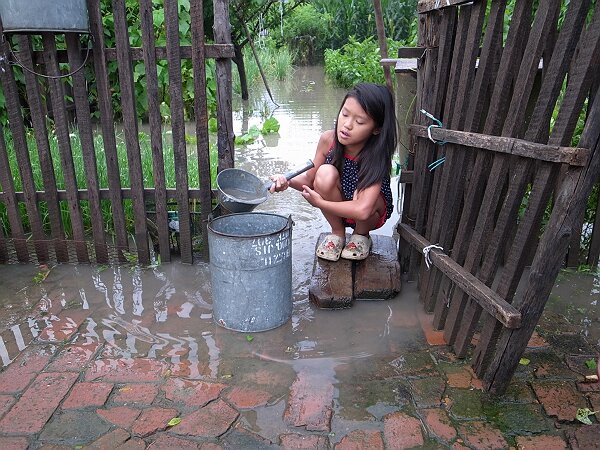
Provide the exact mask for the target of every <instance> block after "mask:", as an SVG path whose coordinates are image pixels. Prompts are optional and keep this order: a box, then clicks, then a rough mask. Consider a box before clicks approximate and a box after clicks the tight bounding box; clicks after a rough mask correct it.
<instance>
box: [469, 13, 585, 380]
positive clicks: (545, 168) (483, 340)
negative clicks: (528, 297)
mask: <svg viewBox="0 0 600 450" xmlns="http://www.w3.org/2000/svg"><path fill="white" fill-rule="evenodd" d="M579 6H580V5H579V4H578V3H573V4H571V5H570V7H569V10H568V12H567V17H566V20H565V24H564V26H563V28H562V30H561V33H560V36H559V38H558V40H557V43H556V47H555V53H554V54H553V55H552V58H551V61H550V64H549V65H548V69H547V71H546V74H545V77H544V80H543V82H542V87H541V90H540V96H539V97H538V100H537V103H536V106H535V109H534V116H535V117H536V120H535V121H533V120H532V121H531V122H530V124H529V128H528V130H527V132H526V138H528V139H537V140H544V139H546V132H545V131H544V128H545V126H544V125H542V124H545V123H547V124H549V123H550V115H551V114H552V112H553V109H554V108H553V105H554V104H555V102H556V100H557V98H558V95H559V92H560V89H559V88H560V86H561V85H562V80H563V79H564V76H565V73H566V71H567V68H568V66H569V63H570V61H571V58H572V54H573V49H574V48H575V46H576V40H577V39H578V38H579V37H580V36H581V29H582V27H583V24H584V20H585V17H586V15H587V11H588V8H585V9H583V10H581V9H578V7H579ZM588 6H589V4H588ZM557 86H558V88H557ZM577 96H578V95H576V97H577ZM582 106H583V102H582V103H581V104H580V105H578V109H581V107H582ZM540 129H541V131H540ZM564 131H565V128H559V132H564ZM552 140H553V141H554V142H564V136H558V135H556V134H555V133H554V132H553V135H552ZM532 167H533V163H532V162H531V161H528V162H527V163H526V164H525V165H522V166H521V167H519V168H518V169H520V170H517V171H516V173H515V174H514V175H513V180H514V181H513V182H514V183H520V184H522V185H524V184H525V183H527V182H528V173H529V170H530V168H532ZM558 167H559V166H558V165H556V164H538V165H537V171H536V175H535V181H534V183H533V185H532V189H531V193H530V195H529V201H528V206H527V209H526V211H525V214H524V217H523V218H522V220H521V221H520V223H519V227H518V230H517V233H516V236H515V239H514V242H513V243H512V245H511V249H510V253H509V256H508V259H507V262H506V263H505V267H504V270H503V272H502V277H501V280H500V284H499V293H501V295H503V297H504V298H506V299H507V300H509V301H511V299H512V297H513V295H514V293H515V291H516V289H517V285H518V283H519V281H520V279H521V274H522V273H523V269H524V267H525V264H526V261H527V258H528V257H529V255H530V254H531V249H530V245H531V243H532V242H535V236H536V234H537V232H538V231H539V228H540V223H541V219H542V216H543V214H544V210H545V208H546V206H547V204H548V200H549V197H550V194H551V191H552V188H553V185H554V184H555V181H556V177H557V174H558ZM521 201H522V195H519V194H517V195H515V196H512V198H511V196H510V195H508V196H507V200H506V205H511V204H512V210H513V211H512V213H511V216H512V217H514V216H515V215H516V211H517V210H518V208H519V207H520V205H521ZM507 209H508V207H506V206H505V208H504V209H503V211H502V212H501V213H500V216H501V217H500V219H499V220H498V223H499V224H500V223H503V222H507V219H504V220H503V218H502V215H503V213H504V210H507ZM508 220H510V219H508ZM495 239H503V236H498V237H495V238H494V239H492V241H494V240H495ZM484 270H486V269H485V264H484V268H482V271H484ZM494 270H495V267H489V268H487V270H486V271H487V273H488V274H493V271H494ZM489 276H491V275H489ZM484 324H485V326H484V327H483V331H482V333H481V335H480V339H479V342H478V344H477V346H476V349H475V353H474V357H473V367H474V369H475V371H476V373H478V374H479V375H482V374H483V373H484V371H485V369H486V367H487V365H488V364H489V361H490V359H491V358H492V356H493V352H494V345H495V342H496V340H497V338H498V336H499V334H500V332H501V328H500V327H499V326H498V325H497V324H496V323H495V321H493V319H492V318H490V317H486V318H484ZM463 345H464V343H463Z"/></svg>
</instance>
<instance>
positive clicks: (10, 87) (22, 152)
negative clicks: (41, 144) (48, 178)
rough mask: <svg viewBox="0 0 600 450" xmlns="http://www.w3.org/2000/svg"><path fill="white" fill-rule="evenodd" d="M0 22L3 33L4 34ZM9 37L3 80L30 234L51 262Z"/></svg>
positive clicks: (0, 67)
mask: <svg viewBox="0 0 600 450" xmlns="http://www.w3.org/2000/svg"><path fill="white" fill-rule="evenodd" d="M2 32H3V30H2V28H1V25H0V35H2ZM8 45H9V43H8V40H6V39H1V40H0V84H1V85H2V90H3V92H4V97H5V99H6V110H7V112H8V120H9V124H10V130H11V133H12V137H13V143H14V149H15V153H16V157H17V162H18V164H19V173H20V175H21V182H22V186H23V193H24V196H25V197H24V200H25V208H26V210H27V216H28V218H29V223H30V226H31V234H32V237H33V239H34V246H35V251H36V256H37V259H38V262H40V263H45V262H48V260H49V256H48V245H47V243H46V240H45V239H46V237H45V235H44V231H43V229H42V221H41V219H40V214H39V210H38V206H37V199H36V193H35V183H34V180H33V172H32V170H31V163H30V159H29V149H28V146H27V139H26V138H25V127H24V125H23V116H22V115H21V103H20V99H19V92H18V90H17V84H16V82H15V79H14V73H13V69H12V67H11V66H10V65H9V64H8V54H9V53H10V51H9V48H8Z"/></svg>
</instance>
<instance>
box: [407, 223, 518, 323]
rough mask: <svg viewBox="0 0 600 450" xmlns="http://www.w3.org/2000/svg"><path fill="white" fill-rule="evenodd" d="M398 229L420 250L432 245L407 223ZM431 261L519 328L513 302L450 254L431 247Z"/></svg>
mask: <svg viewBox="0 0 600 450" xmlns="http://www.w3.org/2000/svg"><path fill="white" fill-rule="evenodd" d="M398 230H399V232H400V235H401V236H402V238H403V239H405V240H406V241H408V242H409V243H410V244H411V245H413V246H414V247H415V248H417V249H418V250H419V251H420V252H422V251H423V249H424V248H425V247H428V246H430V245H431V243H430V242H429V241H427V240H426V239H425V238H423V237H422V236H421V235H420V234H419V233H417V232H416V231H415V230H414V229H412V228H411V227H410V226H408V225H406V224H400V225H398ZM429 257H430V259H431V262H432V263H433V264H434V265H435V266H436V267H437V268H438V269H440V270H441V271H442V272H443V273H444V274H445V275H446V276H447V277H449V278H450V279H451V280H452V281H453V282H454V283H455V284H456V285H457V286H458V287H460V288H461V289H462V290H464V291H465V292H467V293H468V295H469V296H471V297H472V298H474V299H475V300H476V301H477V302H478V303H479V304H480V306H481V307H483V308H485V310H486V311H488V312H489V313H490V314H492V315H494V317H496V319H498V320H499V321H500V322H502V323H503V324H504V325H505V326H506V327H507V328H518V327H519V326H520V323H521V314H520V313H519V311H517V310H516V309H515V308H514V307H513V306H512V305H511V304H509V303H507V302H506V301H505V300H504V299H503V298H501V297H500V296H499V295H498V294H496V293H495V292H494V291H493V290H491V289H490V288H489V287H488V286H486V285H485V284H483V283H482V282H481V281H479V280H478V279H477V278H476V277H475V276H474V275H473V274H471V273H470V272H468V271H466V270H465V269H464V268H463V267H462V266H460V265H459V264H457V263H456V261H454V260H453V259H452V258H450V257H449V256H448V255H446V254H444V253H443V252H441V251H440V250H437V249H431V251H430V252H429Z"/></svg>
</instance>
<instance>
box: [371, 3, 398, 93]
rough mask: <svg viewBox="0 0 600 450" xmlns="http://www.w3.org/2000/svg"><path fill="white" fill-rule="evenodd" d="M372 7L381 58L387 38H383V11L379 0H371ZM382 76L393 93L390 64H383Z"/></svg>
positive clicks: (386, 55) (383, 56)
mask: <svg viewBox="0 0 600 450" xmlns="http://www.w3.org/2000/svg"><path fill="white" fill-rule="evenodd" d="M373 9H375V25H376V26H377V39H378V40H379V54H380V55H381V59H387V57H388V50H387V40H386V38H385V26H384V24H383V13H382V11H381V0H373ZM383 76H384V77H385V84H386V85H387V87H388V89H389V90H390V92H391V93H394V85H393V83H392V74H391V71H390V66H388V65H384V66H383Z"/></svg>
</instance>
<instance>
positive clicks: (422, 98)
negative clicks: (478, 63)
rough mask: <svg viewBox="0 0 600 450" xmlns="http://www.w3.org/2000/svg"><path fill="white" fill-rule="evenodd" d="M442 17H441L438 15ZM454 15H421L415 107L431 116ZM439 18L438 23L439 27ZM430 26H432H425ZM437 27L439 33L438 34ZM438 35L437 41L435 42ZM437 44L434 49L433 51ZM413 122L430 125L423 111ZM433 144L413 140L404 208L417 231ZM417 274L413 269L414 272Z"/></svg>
mask: <svg viewBox="0 0 600 450" xmlns="http://www.w3.org/2000/svg"><path fill="white" fill-rule="evenodd" d="M440 16H441V17H440ZM456 18H457V10H456V8H449V9H446V10H444V11H443V12H442V13H441V14H440V13H433V14H428V15H426V16H425V17H423V18H421V19H420V20H421V22H422V25H423V26H420V27H419V34H420V36H419V45H420V46H422V47H426V48H427V49H428V50H427V52H426V53H425V56H424V58H421V59H420V60H419V70H418V71H417V106H416V110H417V111H419V110H421V109H424V110H426V111H428V112H430V113H431V114H433V115H434V116H436V117H437V116H439V115H440V113H441V110H442V104H443V103H442V102H443V95H444V93H445V90H446V80H447V74H448V71H449V70H450V62H451V61H452V48H453V42H454V40H453V39H452V36H453V34H454V27H455V23H456ZM438 21H439V26H438ZM426 27H429V28H431V29H427V28H426ZM438 30H439V33H438ZM438 37H439V38H440V40H439V41H438V40H437V39H438ZM436 47H438V50H437V52H436V51H435V50H434V49H435V48H436ZM438 74H439V78H436V80H438V81H439V82H440V84H438V83H437V82H436V84H435V86H431V85H426V84H425V82H426V81H427V80H431V79H432V78H434V77H438ZM416 122H417V123H420V124H423V125H425V124H427V125H428V124H429V119H428V118H427V117H425V116H424V115H422V114H417V115H416ZM435 147H436V146H435V145H434V144H432V143H431V142H424V141H420V142H417V143H416V152H415V157H414V172H415V173H416V174H418V176H417V177H416V178H415V183H414V188H413V189H412V190H411V196H410V203H409V205H408V208H405V210H407V211H408V212H409V213H408V214H406V216H407V217H406V219H407V220H409V221H411V222H412V223H413V224H414V228H415V229H416V230H417V232H419V233H423V234H424V232H425V223H426V213H427V204H428V201H429V195H430V192H431V186H432V182H433V175H432V174H431V172H429V171H428V170H427V165H428V164H429V163H430V162H431V161H433V160H434V158H435V156H434V155H435V152H436V148H435ZM417 257H418V256H417V253H416V252H415V251H414V250H413V249H411V251H410V256H409V258H410V265H409V267H410V270H411V273H410V274H409V277H412V276H413V275H412V273H413V271H415V270H416V269H417V266H418V264H417V263H418V260H417ZM415 273H416V272H415Z"/></svg>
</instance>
